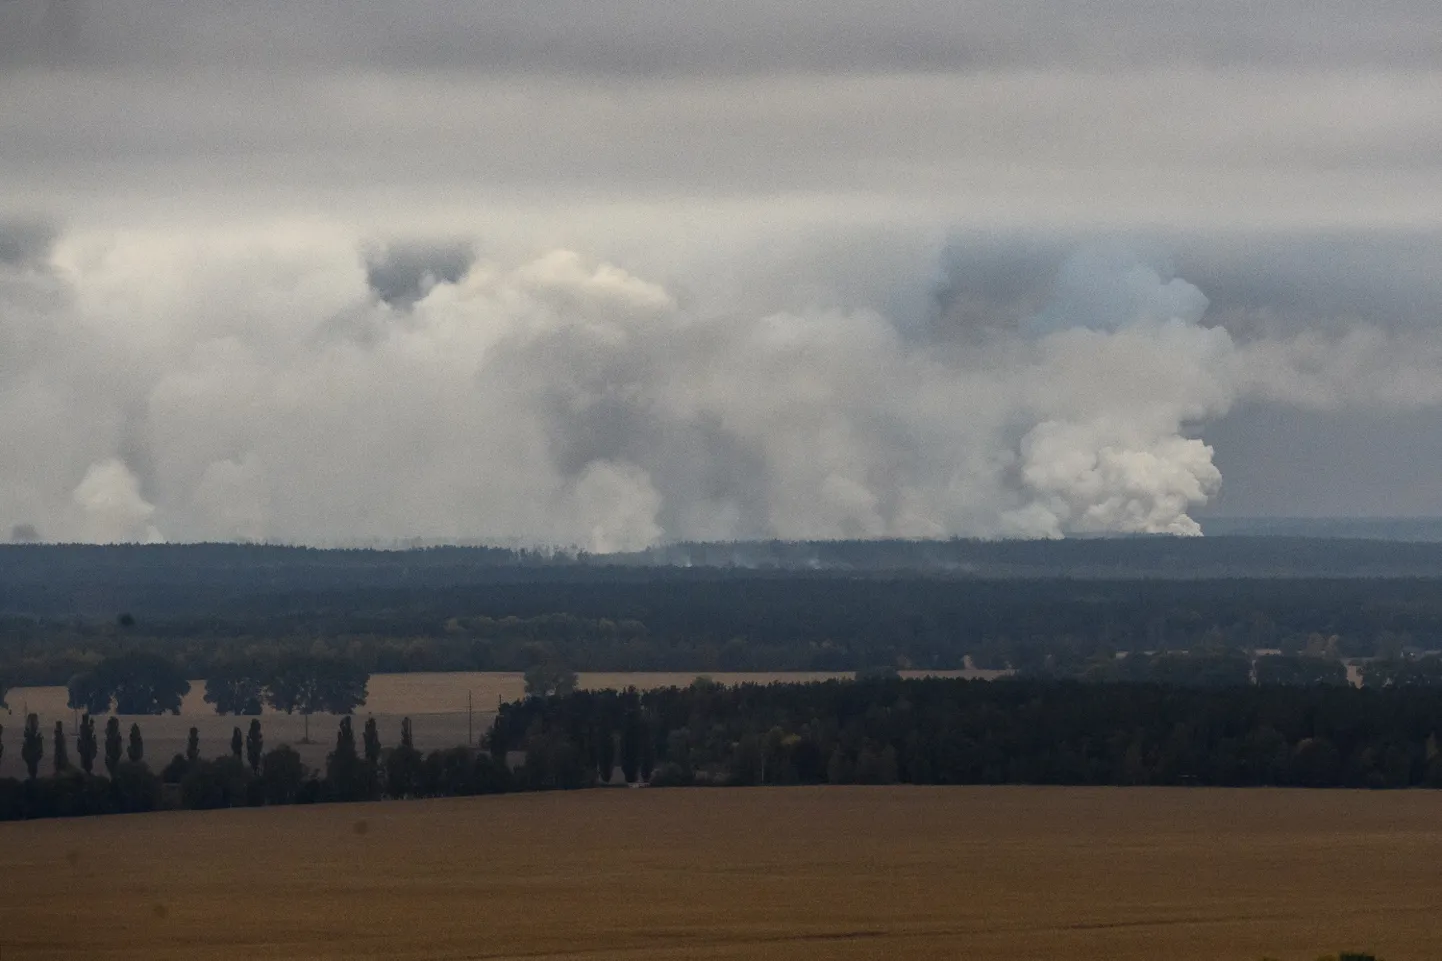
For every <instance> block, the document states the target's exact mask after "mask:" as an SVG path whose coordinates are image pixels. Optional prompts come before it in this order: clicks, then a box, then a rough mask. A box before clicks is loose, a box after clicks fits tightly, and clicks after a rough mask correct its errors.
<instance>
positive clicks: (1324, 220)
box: [0, 0, 1442, 549]
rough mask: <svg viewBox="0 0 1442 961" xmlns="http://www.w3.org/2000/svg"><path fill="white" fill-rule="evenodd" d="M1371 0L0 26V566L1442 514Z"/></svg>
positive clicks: (1414, 73)
mask: <svg viewBox="0 0 1442 961" xmlns="http://www.w3.org/2000/svg"><path fill="white" fill-rule="evenodd" d="M1438 104H1442V11H1439V9H1438V8H1437V7H1436V5H1435V4H1432V3H1426V2H1422V0H1397V2H1381V3H1369V4H1361V3H1355V2H1345V3H1344V2H1338V0H1306V2H1304V0H1270V2H1267V3H1256V2H1239V0H1238V2H1233V0H1199V2H1196V0H1194V2H1170V0H1098V2H1088V3H1085V4H1078V3H1063V2H1060V0H1011V2H1007V3H999V2H955V0H952V2H941V0H904V2H894V3H890V4H877V3H869V2H868V3H862V2H858V0H828V2H813V0H797V2H791V3H777V2H774V0H767V2H761V0H729V2H725V3H718V2H715V0H709V2H704V3H703V2H692V0H670V2H666V3H658V2H654V0H647V2H643V0H544V2H535V0H524V2H523V0H496V2H484V3H476V2H461V0H408V2H406V3H368V4H341V3H333V2H321V0H224V2H221V0H48V2H47V0H0V444H4V447H5V450H6V451H7V454H6V457H5V458H4V459H3V460H0V484H3V489H0V538H3V537H4V536H5V534H6V532H7V531H8V532H9V533H10V534H11V536H13V537H17V538H21V539H28V538H31V537H39V538H43V539H87V540H113V539H136V538H164V539H170V540H187V539H202V538H204V539H214V538H236V537H241V538H266V539H272V540H298V541H305V542H311V543H355V542H366V541H369V540H382V541H384V540H388V539H390V540H394V539H401V538H405V537H410V536H418V537H423V538H429V539H468V540H469V539H505V540H520V541H544V542H548V543H556V542H565V543H577V544H581V545H583V546H588V547H593V548H596V549H608V548H619V547H632V546H639V545H644V544H647V543H652V542H655V541H657V540H663V539H668V538H680V537H722V538H724V537H762V536H787V537H804V536H821V537H830V536H880V535H905V536H942V535H948V534H982V535H988V536H997V535H1003V536H1004V535H1018V536H1058V535H1064V534H1066V533H1069V532H1079V531H1097V530H1155V531H1172V532H1177V533H1188V532H1193V531H1195V529H1196V525H1195V523H1194V520H1195V518H1197V517H1200V516H1203V515H1205V514H1207V513H1225V514H1233V515H1239V514H1240V515H1247V514H1287V515H1315V514H1327V515H1337V514H1341V515H1399V514H1430V515H1439V514H1442V483H1438V482H1437V480H1436V479H1437V478H1438V477H1439V476H1442V441H1439V438H1442V330H1439V320H1442V317H1439V310H1442V309H1439V305H1442V108H1439V106H1438Z"/></svg>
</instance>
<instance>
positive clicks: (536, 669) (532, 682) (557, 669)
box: [525, 656, 576, 697]
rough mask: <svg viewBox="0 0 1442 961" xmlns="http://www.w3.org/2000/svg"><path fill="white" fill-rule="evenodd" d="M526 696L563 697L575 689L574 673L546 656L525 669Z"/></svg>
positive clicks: (554, 659)
mask: <svg viewBox="0 0 1442 961" xmlns="http://www.w3.org/2000/svg"><path fill="white" fill-rule="evenodd" d="M525 677H526V696H527V697H549V696H551V695H552V694H555V695H560V696H565V695H567V694H570V693H571V692H572V691H574V690H575V689H576V672H575V671H573V670H571V669H570V668H569V667H567V666H566V665H565V664H563V663H561V662H560V661H559V660H557V659H556V658H554V657H551V656H547V657H546V658H544V659H543V660H541V661H538V662H537V663H535V664H532V665H531V666H530V667H528V668H526V675H525Z"/></svg>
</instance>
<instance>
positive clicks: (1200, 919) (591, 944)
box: [0, 787, 1442, 961]
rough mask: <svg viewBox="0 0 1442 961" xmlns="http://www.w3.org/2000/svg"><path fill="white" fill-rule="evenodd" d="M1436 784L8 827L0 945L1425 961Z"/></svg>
mask: <svg viewBox="0 0 1442 961" xmlns="http://www.w3.org/2000/svg"><path fill="white" fill-rule="evenodd" d="M1439 804H1442V798H1439V797H1438V795H1436V794H1434V793H1430V792H1420V791H1413V792H1396V793H1386V794H1380V793H1362V792H1322V791H1315V792H1288V791H1222V790H1215V791H1212V790H1160V789H1157V790H1148V789H1131V790H1116V789H1095V790H1092V789H1045V788H978V789H970V788H903V787H897V788H841V787H832V788H798V789H755V790H741V789H734V790H711V791H703V790H691V791H661V790H637V791H590V792H576V793H567V794H547V795H515V796H500V797H488V798H477V799H462V800H447V801H430V802H402V803H387V804H376V805H349V806H322V807H312V808H281V809H273V810H250V811H226V812H215V813H199V812H174V813H166V814H158V815H144V816H138V817H114V818H91V819H83V820H78V821H71V822H61V821H49V822H34V823H28V824H4V825H0V957H3V958H4V959H5V961H24V959H50V958H54V959H62V958H76V957H85V958H88V959H93V961H101V959H135V961H139V959H146V961H165V959H181V958H187V959H188V958H196V957H205V958H213V959H217V961H230V959H241V958H269V959H279V958H286V959H306V961H320V959H332V958H334V959H342V958H343V959H348V961H361V959H376V961H379V959H387V961H420V959H443V958H444V959H451V961H461V959H472V958H475V959H479V958H522V957H525V958H572V957H576V958H587V959H593V961H613V959H643V958H645V959H671V958H698V959H699V958H708V959H777V961H780V959H788V961H809V959H823V958H825V959H843V961H844V959H862V958H866V959H872V958H887V959H899V961H908V959H918V961H920V959H928V961H929V959H934V958H949V957H975V958H985V959H989V961H996V959H1018V961H1020V959H1052V958H1065V959H1068V961H1090V959H1095V961H1102V959H1106V961H1143V959H1145V961H1202V959H1206V961H1216V959H1237V961H1252V959H1256V958H1260V957H1270V958H1278V959H1281V961H1312V959H1315V958H1317V957H1318V956H1321V955H1326V954H1333V953H1335V952H1336V951H1337V948H1338V947H1339V946H1345V945H1365V946H1367V948H1368V950H1370V951H1375V952H1376V953H1377V954H1378V955H1379V956H1381V957H1385V958H1387V959H1388V961H1422V959H1432V958H1436V957H1439V956H1442V926H1439V925H1437V924H1436V922H1435V905H1436V904H1437V903H1439V900H1442V874H1439V872H1438V871H1437V870H1436V865H1437V864H1438V863H1442V819H1439V818H1438V817H1437V813H1438V807H1439Z"/></svg>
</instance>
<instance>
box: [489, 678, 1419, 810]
mask: <svg viewBox="0 0 1442 961" xmlns="http://www.w3.org/2000/svg"><path fill="white" fill-rule="evenodd" d="M1439 737H1442V695H1439V694H1438V692H1436V691H1433V690H1430V689H1426V688H1419V687H1407V686H1398V687H1388V688H1385V689H1381V690H1371V689H1361V690H1359V689H1354V688H1350V687H1338V686H1320V687H1316V686H1314V687H1300V686H1283V685H1276V686H1271V685H1269V686H1265V687H1206V688H1202V687H1197V688H1179V687H1168V686H1162V685H1149V684H1082V683H1077V682H1041V681H1036V682H1033V681H997V682H984V681H964V680H956V679H924V680H885V679H881V680H872V681H859V682H828V683H824V684H774V685H768V686H755V685H747V686H742V687H737V688H731V687H718V686H716V685H710V684H696V685H692V686H691V687H689V688H684V689H676V688H671V689H666V690H659V691H650V692H646V693H637V692H634V691H628V692H620V693H618V692H577V693H575V694H572V695H569V696H567V697H558V698H549V699H541V698H531V699H528V700H526V701H524V702H520V703H517V704H511V705H506V706H505V707H504V708H503V709H502V711H501V713H500V715H499V716H498V717H497V719H496V722H495V727H494V729H493V730H492V732H491V734H490V736H489V739H488V743H489V745H490V747H491V749H492V750H493V751H497V752H502V751H513V750H515V751H524V752H525V757H526V764H527V766H528V767H529V766H530V765H531V764H532V763H533V762H532V757H533V755H535V756H536V757H537V758H538V759H539V760H544V761H545V762H546V763H548V764H550V765H552V766H553V767H554V768H555V769H557V770H558V771H559V772H562V773H563V774H564V775H565V776H564V777H561V776H559V775H558V780H557V782H556V784H555V786H572V785H573V784H575V783H577V782H581V783H586V782H592V783H593V782H594V780H596V779H600V780H605V777H604V774H605V770H606V767H607V766H606V764H605V762H604V761H601V760H599V759H600V757H601V752H602V751H603V750H605V745H607V744H616V745H618V746H619V747H620V749H621V752H622V767H623V768H624V769H625V771H624V776H625V777H626V778H627V779H628V780H631V779H632V772H633V771H634V772H635V778H636V779H639V780H650V782H651V783H653V784H657V783H661V784H691V783H707V784H712V783H730V784H760V783H767V784H794V783H851V782H856V783H891V782H910V783H921V784H992V783H996V784H1000V783H1024V784H1209V785H1236V786H1243V785H1291V786H1305V787H1370V788H1384V787H1410V786H1429V787H1442V751H1439ZM628 755H629V759H628ZM593 759H595V763H594V764H593V763H592V760H593ZM650 765H654V766H655V770H654V773H651V772H648V771H647V770H646V768H647V767H648V766H650ZM648 774H649V777H648ZM563 780H564V781H565V782H566V783H565V784H562V783H561V781H563Z"/></svg>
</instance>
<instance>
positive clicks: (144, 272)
mask: <svg viewBox="0 0 1442 961" xmlns="http://www.w3.org/2000/svg"><path fill="white" fill-rule="evenodd" d="M6 236H7V237H8V238H9V239H8V240H7V241H6V243H5V244H0V252H3V253H4V259H3V262H0V338H3V340H0V350H3V356H4V358H5V366H4V368H3V373H0V432H3V438H0V442H3V445H4V449H5V450H6V451H7V457H6V458H5V460H4V462H3V465H0V523H3V525H4V529H5V530H7V531H9V532H10V534H11V537H12V539H14V540H37V539H43V540H61V541H100V542H108V541H158V540H180V541H197V540H234V539H240V540H266V541H282V542H299V543H309V544H354V543H366V542H375V541H386V540H392V541H399V540H405V539H409V538H421V539H428V540H442V541H444V540H453V541H454V540H465V541H474V540H488V541H494V542H502V543H525V544H557V545H575V546H578V547H581V548H584V549H587V550H591V551H597V552H612V551H632V550H638V549H642V548H645V547H648V546H651V545H654V544H658V543H663V542H671V541H682V540H689V541H715V540H746V539H765V538H782V539H788V540H801V539H832V538H873V537H906V538H933V537H947V536H953V535H965V536H981V537H1044V538H1052V537H1060V536H1065V535H1067V534H1072V533H1088V534H1091V533H1170V534H1197V533H1199V532H1200V527H1199V525H1198V523H1197V521H1196V519H1195V518H1194V516H1193V514H1194V512H1195V511H1196V510H1197V509H1198V508H1202V507H1204V506H1205V505H1207V504H1208V502H1209V501H1210V500H1212V499H1213V498H1215V497H1216V495H1217V494H1218V492H1219V491H1220V490H1221V488H1222V485H1223V484H1224V478H1223V476H1222V473H1221V471H1220V470H1219V468H1218V466H1217V463H1216V458H1215V456H1214V450H1213V448H1212V447H1211V446H1209V445H1208V443H1207V428H1208V425H1209V424H1211V423H1213V422H1215V421H1216V420H1217V419H1218V418H1222V417H1224V416H1225V415H1227V414H1228V412H1229V411H1231V410H1232V409H1233V408H1235V407H1237V406H1238V405H1240V404H1246V403H1249V402H1266V403H1272V404H1280V405H1283V406H1287V407H1293V408H1298V409H1309V410H1328V409H1336V408H1352V407H1355V408H1364V409H1369V410H1382V411H1397V410H1411V411H1416V410H1426V409H1431V408H1434V407H1435V406H1437V405H1438V404H1442V350H1439V346H1438V344H1437V343H1435V342H1434V339H1433V338H1431V337H1430V336H1428V335H1427V334H1426V333H1425V332H1417V331H1410V332H1409V331H1405V330H1402V331H1399V330H1389V329H1385V328H1382V327H1377V326H1368V325H1365V324H1364V325H1356V326H1352V327H1350V328H1348V329H1346V330H1342V331H1338V332H1332V333H1329V332H1326V331H1320V332H1319V331H1316V330H1303V331H1299V332H1293V333H1284V334H1276V335H1269V334H1258V333H1257V332H1255V331H1249V332H1247V333H1246V335H1245V336H1240V335H1234V334H1233V333H1232V332H1230V331H1229V330H1228V328H1227V327H1226V326H1224V325H1222V324H1219V323H1216V322H1214V321H1213V320H1212V319H1211V318H1210V317H1209V312H1208V299H1207V296H1206V294H1205V292H1204V291H1202V290H1200V289H1198V288H1197V287H1196V286H1194V285H1193V284H1191V283H1190V282H1188V281H1187V280H1186V279H1185V278H1182V277H1178V276H1173V275H1171V274H1169V273H1168V271H1167V269H1166V268H1165V267H1164V266H1158V265H1157V264H1156V263H1149V262H1147V260H1146V259H1145V258H1144V257H1141V256H1138V254H1137V253H1136V252H1135V251H1131V250H1128V249H1126V248H1124V247H1122V246H1120V245H1117V244H1093V245H1083V246H1081V247H1078V248H1076V249H1074V250H1072V251H1071V253H1069V254H1067V255H1065V256H1064V257H1063V258H1062V259H1061V260H1060V261H1059V262H1058V263H1057V264H1055V265H1053V266H1052V267H1051V268H1050V269H1049V270H1047V272H1046V276H1044V277H1041V278H1033V279H1032V282H1031V283H1030V284H1028V287H1029V288H1030V287H1036V288H1039V289H1042V290H1044V292H1045V294H1044V297H1043V298H1042V302H1041V303H1040V304H1039V306H1037V308H1036V309H1035V310H1033V311H1031V312H1029V313H1026V314H1025V315H1023V316H1020V317H1019V318H1011V317H1007V316H1005V312H1002V313H1001V314H999V315H998V319H996V320H995V322H994V323H989V324H979V323H959V322H954V318H953V319H952V320H949V319H948V317H949V315H950V313H954V311H955V309H956V304H957V303H959V302H961V301H965V300H966V299H967V296H966V291H965V290H964V289H959V288H961V287H965V286H966V284H967V282H968V278H967V277H966V276H965V271H963V270H960V269H958V268H957V267H956V265H955V263H954V262H953V261H954V260H955V256H956V254H955V252H954V250H952V249H949V248H947V249H942V250H939V251H936V252H934V256H935V259H934V260H933V261H932V262H928V263H920V264H917V265H916V268H915V270H914V275H915V278H921V279H920V280H915V281H914V283H915V284H918V285H923V286H928V287H929V289H930V290H931V296H930V302H931V304H932V306H931V308H930V310H931V313H930V315H929V318H928V319H927V322H926V323H924V324H918V323H915V322H914V319H912V320H906V319H903V320H898V319H895V318H892V317H889V316H887V314H886V313H884V312H882V311H881V310H879V309H877V308H876V307H873V306H859V307H848V306H847V305H845V304H837V303H817V304H816V305H814V306H811V307H800V308H798V307H795V306H788V307H786V308H779V309H775V310H769V311H768V310H752V311H747V312H740V311H738V312H731V313H726V312H716V311H712V310H706V309H701V308H699V307H697V306H696V305H695V304H692V303H689V302H688V298H687V296H685V295H684V293H683V292H678V290H674V289H671V288H669V287H668V286H666V285H665V284H663V283H659V282H657V281H654V280H652V279H649V278H647V277H645V276H641V275H638V274H637V273H633V272H632V271H629V270H627V269H625V268H623V267H621V266H618V265H616V264H614V263H608V262H606V261H604V260H600V259H597V258H594V257H589V256H587V255H585V254H584V253H581V252H577V251H572V250H549V251H541V252H536V253H532V254H529V255H525V256H518V257H510V258H499V257H493V256H487V255H485V254H478V253H476V251H477V250H479V249H481V245H480V244H479V243H478V242H472V241H459V242H458V241H445V242H436V243H420V244H417V243H409V244H389V245H388V244H385V243H379V242H375V241H370V240H367V239H365V238H360V237H348V236H346V235H345V234H344V232H342V231H331V232H322V233H318V234H291V235H287V234H283V233H261V234H254V235H247V236H245V237H243V238H240V239H237V238H236V237H234V236H225V237H222V238H216V237H213V236H185V235H179V236H177V235H174V234H165V235H161V234H154V233H151V234H137V235H131V236H127V235H123V234H119V235H110V236H108V237H106V238H104V239H95V238H88V239H87V238H76V239H74V240H72V239H71V238H69V237H67V236H65V235H64V234H63V233H61V232H57V231H49V230H43V229H39V228H36V227H34V226H33V225H32V226H30V227H27V228H25V229H19V228H15V229H11V230H9V231H7V232H6ZM938 264H940V266H938ZM938 277H940V278H941V280H940V281H939V282H938V281H937V280H936V278H938ZM738 282H740V283H743V285H744V278H743V279H742V280H741V281H738ZM896 286H905V284H904V283H903V282H902V279H898V281H897V284H896ZM741 299H745V298H739V297H738V300H741ZM872 299H873V300H876V299H881V298H872Z"/></svg>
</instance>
